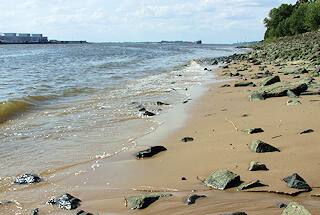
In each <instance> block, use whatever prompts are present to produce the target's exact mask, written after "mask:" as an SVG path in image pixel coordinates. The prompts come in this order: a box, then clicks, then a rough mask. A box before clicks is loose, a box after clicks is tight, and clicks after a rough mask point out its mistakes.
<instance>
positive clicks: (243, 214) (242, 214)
mask: <svg viewBox="0 0 320 215" xmlns="http://www.w3.org/2000/svg"><path fill="white" fill-rule="evenodd" d="M225 215H247V213H246V212H236V213H231V214H225Z"/></svg>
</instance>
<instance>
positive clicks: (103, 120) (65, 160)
mask: <svg viewBox="0 0 320 215" xmlns="http://www.w3.org/2000/svg"><path fill="white" fill-rule="evenodd" d="M240 52H242V51H241V50H239V49H236V48H235V47H234V46H230V45H190V44H183V43H181V44H160V43H155V44H152V43H122V44H65V45H62V44H59V45H57V44H55V45H2V46H0V188H1V187H2V188H4V187H7V186H8V185H9V184H12V181H13V178H15V177H16V176H18V175H20V174H23V173H36V174H40V175H41V174H42V173H44V172H47V171H57V170H59V169H63V168H66V167H69V166H75V165H78V164H80V163H83V162H86V161H92V160H95V159H101V158H106V157H109V156H112V155H114V154H117V153H119V152H121V151H123V150H127V149H131V148H133V147H135V146H136V144H137V143H136V141H135V140H136V139H137V138H138V137H141V136H144V135H146V134H148V133H150V132H152V131H153V130H155V129H156V128H157V127H158V126H159V125H160V124H162V122H161V121H159V120H157V115H160V114H162V113H164V112H166V111H167V110H168V109H170V107H172V106H174V105H175V104H178V103H182V102H183V101H185V100H186V99H187V96H188V89H190V88H192V87H195V86H199V85H201V84H203V83H206V82H207V81H208V75H209V74H210V72H209V71H205V70H204V67H205V66H206V67H207V66H208V65H204V64H203V63H202V61H199V60H197V59H206V58H213V57H218V56H226V55H231V54H234V53H240ZM158 101H161V102H163V103H167V104H169V105H159V103H158V104H157V102H158ZM143 107H144V108H146V110H148V111H150V112H152V113H155V114H156V116H154V117H149V116H144V115H143V113H144V112H141V111H139V110H140V109H141V108H143ZM9 186H10V185H9Z"/></svg>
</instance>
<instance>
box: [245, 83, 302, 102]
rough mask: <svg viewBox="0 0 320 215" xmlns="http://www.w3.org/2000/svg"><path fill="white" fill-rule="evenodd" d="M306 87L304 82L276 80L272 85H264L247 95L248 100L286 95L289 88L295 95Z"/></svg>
mask: <svg viewBox="0 0 320 215" xmlns="http://www.w3.org/2000/svg"><path fill="white" fill-rule="evenodd" d="M307 89H308V86H307V84H305V83H289V82H277V83H275V84H272V85H268V86H264V87H262V88H261V89H259V90H256V91H254V92H252V93H251V94H250V95H249V99H250V101H257V100H265V99H266V98H270V97H281V96H286V95H287V92H288V90H291V91H292V92H294V93H295V94H297V95H300V94H301V93H302V92H304V91H306V90H307Z"/></svg>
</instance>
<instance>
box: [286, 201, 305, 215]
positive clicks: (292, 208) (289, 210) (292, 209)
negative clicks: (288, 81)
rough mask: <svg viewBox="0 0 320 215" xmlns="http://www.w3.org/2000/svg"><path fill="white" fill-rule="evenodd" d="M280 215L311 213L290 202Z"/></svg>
mask: <svg viewBox="0 0 320 215" xmlns="http://www.w3.org/2000/svg"><path fill="white" fill-rule="evenodd" d="M282 215H311V213H310V212H309V211H307V209H306V208H305V207H303V206H302V205H299V204H298V203H296V202H290V203H289V204H288V206H287V207H286V209H285V210H284V211H283V213H282Z"/></svg>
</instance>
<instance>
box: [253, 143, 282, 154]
mask: <svg viewBox="0 0 320 215" xmlns="http://www.w3.org/2000/svg"><path fill="white" fill-rule="evenodd" d="M250 149H251V150H252V151H253V152H256V153H265V152H280V150H279V149H278V148H276V147H274V146H271V145H269V144H268V143H265V142H263V141H261V140H254V141H252V144H251V146H250Z"/></svg>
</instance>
